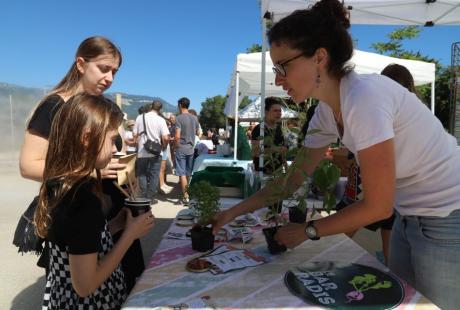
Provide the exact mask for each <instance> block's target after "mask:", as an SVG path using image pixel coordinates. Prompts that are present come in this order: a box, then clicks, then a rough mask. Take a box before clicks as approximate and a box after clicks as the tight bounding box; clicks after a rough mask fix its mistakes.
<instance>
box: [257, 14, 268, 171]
mask: <svg viewBox="0 0 460 310" xmlns="http://www.w3.org/2000/svg"><path fill="white" fill-rule="evenodd" d="M266 52H267V23H266V21H265V17H264V14H262V70H261V71H262V76H261V77H260V118H261V120H260V136H261V137H262V139H261V140H260V141H259V146H260V147H259V168H261V169H262V168H263V166H264V133H265V128H264V127H265V121H264V120H265V72H266V70H267V68H266V66H265V65H266V62H265V61H266V60H265V58H266V55H265V54H266ZM262 170H263V169H262Z"/></svg>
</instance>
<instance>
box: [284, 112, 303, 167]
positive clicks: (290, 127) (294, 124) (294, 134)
mask: <svg viewBox="0 0 460 310" xmlns="http://www.w3.org/2000/svg"><path fill="white" fill-rule="evenodd" d="M298 122H299V121H298V120H297V119H294V118H290V119H288V120H287V128H285V129H284V130H283V133H284V141H286V146H287V148H288V151H292V150H294V149H296V148H297V141H298V140H299V131H300V129H299V127H298ZM293 159H294V157H293V156H286V160H293Z"/></svg>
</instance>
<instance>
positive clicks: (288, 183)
mask: <svg viewBox="0 0 460 310" xmlns="http://www.w3.org/2000/svg"><path fill="white" fill-rule="evenodd" d="M326 149H327V148H326V147H324V148H318V149H311V148H305V147H304V148H302V149H301V150H299V153H298V154H297V156H296V159H295V161H294V162H293V163H292V165H291V166H290V167H289V169H288V173H287V177H286V178H278V179H276V180H274V181H272V182H269V183H268V184H267V186H265V187H264V188H262V189H261V190H259V191H258V192H257V193H255V194H254V195H252V196H251V197H249V198H248V199H245V200H243V201H242V202H240V203H239V204H237V205H235V206H234V207H232V208H230V209H228V210H225V211H222V212H220V213H219V214H218V215H217V217H216V218H215V220H214V222H213V233H214V234H217V233H218V232H219V229H220V228H221V227H222V226H224V225H225V224H227V223H228V222H230V221H231V220H232V219H234V218H235V217H237V216H239V215H242V214H246V213H249V212H252V211H255V210H257V209H260V208H263V207H265V206H267V205H270V204H271V203H273V202H276V201H278V200H279V199H280V196H281V198H285V197H289V196H290V195H292V193H294V192H295V190H297V188H299V186H300V185H302V184H303V182H304V181H305V175H304V174H307V175H311V174H312V173H313V171H314V169H315V167H316V166H317V165H318V163H319V162H320V160H321V159H323V158H324V154H325V151H326ZM279 189H281V192H280V190H279ZM274 193H279V195H274Z"/></svg>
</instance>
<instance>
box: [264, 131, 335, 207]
mask: <svg viewBox="0 0 460 310" xmlns="http://www.w3.org/2000/svg"><path fill="white" fill-rule="evenodd" d="M319 131H320V130H317V129H314V130H309V131H308V132H307V135H311V134H315V133H318V132H319ZM265 141H266V143H268V144H267V145H268V146H270V143H272V139H271V138H270V137H266V138H264V143H265ZM264 153H265V154H267V151H266V150H265V151H264ZM288 153H291V154H292V155H295V161H293V162H292V163H291V165H290V166H289V167H288V168H287V170H286V171H285V167H284V166H281V167H279V168H278V169H276V170H275V171H274V172H273V174H272V176H271V177H272V181H275V182H276V186H273V185H272V186H271V195H269V196H268V197H267V202H268V203H271V202H277V201H280V200H282V199H283V198H285V197H286V196H290V197H292V198H293V200H294V203H295V207H297V208H298V209H299V210H301V211H302V212H305V210H306V208H307V205H306V203H305V200H306V198H307V196H308V194H309V192H310V185H314V186H316V187H317V188H318V189H319V191H320V192H321V194H322V195H323V208H324V209H325V211H326V212H328V213H329V212H330V211H331V209H332V208H333V207H335V205H336V198H335V188H336V186H337V182H338V180H339V178H340V169H339V168H338V167H337V166H336V165H334V164H333V163H332V162H330V161H329V160H327V159H325V160H322V161H321V162H320V163H319V164H318V166H317V168H316V170H315V171H314V173H313V175H312V184H309V182H308V179H309V177H308V175H307V174H306V173H305V172H303V171H302V165H304V164H305V163H306V162H308V161H309V160H310V159H309V157H308V153H307V151H306V150H305V149H299V148H294V149H292V150H291V151H289V152H288ZM267 155H268V156H267ZM267 155H266V157H264V159H265V158H267V161H268V162H269V163H276V162H277V156H276V149H275V151H274V152H273V151H269V152H268V154H267ZM299 171H302V172H301V173H302V176H303V179H304V180H305V182H304V183H303V184H302V185H301V186H300V187H299V188H298V189H297V190H296V191H295V192H293V193H285V187H286V185H287V181H288V179H289V178H290V177H291V176H292V175H293V174H294V173H297V172H299ZM289 207H291V206H289Z"/></svg>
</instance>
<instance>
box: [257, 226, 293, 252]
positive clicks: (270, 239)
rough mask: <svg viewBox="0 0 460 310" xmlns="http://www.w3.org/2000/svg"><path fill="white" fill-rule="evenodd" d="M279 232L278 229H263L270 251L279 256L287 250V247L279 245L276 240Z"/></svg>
mask: <svg viewBox="0 0 460 310" xmlns="http://www.w3.org/2000/svg"><path fill="white" fill-rule="evenodd" d="M277 230H278V227H267V228H264V229H262V232H263V233H264V236H265V241H267V246H268V251H269V252H270V253H271V254H279V253H282V252H285V251H286V250H287V248H286V246H284V245H281V244H279V243H278V242H276V240H275V234H276V231H277Z"/></svg>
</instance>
